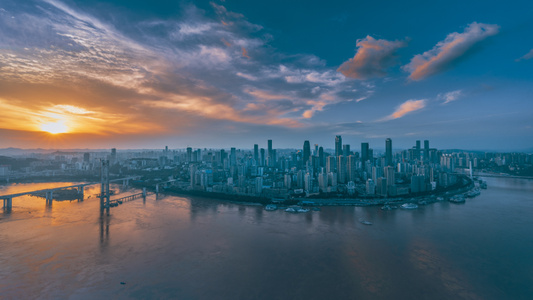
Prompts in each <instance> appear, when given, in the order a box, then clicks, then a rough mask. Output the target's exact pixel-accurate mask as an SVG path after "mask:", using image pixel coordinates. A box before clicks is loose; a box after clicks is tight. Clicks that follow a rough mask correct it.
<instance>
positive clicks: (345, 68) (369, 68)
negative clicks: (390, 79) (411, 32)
mask: <svg viewBox="0 0 533 300" xmlns="http://www.w3.org/2000/svg"><path fill="white" fill-rule="evenodd" d="M405 45H406V43H405V42H404V41H387V40H376V39H374V38H373V37H371V36H367V37H366V38H364V39H359V40H357V43H356V46H357V48H358V49H357V52H356V53H355V56H354V57H353V58H350V59H349V60H348V61H346V62H344V63H343V64H342V65H341V66H340V67H339V68H338V69H337V72H340V73H342V74H343V75H344V76H346V77H349V78H355V79H368V78H372V77H382V76H385V75H386V74H387V73H386V69H387V68H388V67H391V66H392V65H394V63H395V62H394V58H395V57H394V54H395V52H396V50H397V49H398V48H401V47H405Z"/></svg>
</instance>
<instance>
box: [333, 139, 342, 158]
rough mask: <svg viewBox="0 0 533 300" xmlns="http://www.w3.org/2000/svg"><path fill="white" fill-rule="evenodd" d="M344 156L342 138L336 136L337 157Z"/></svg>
mask: <svg viewBox="0 0 533 300" xmlns="http://www.w3.org/2000/svg"><path fill="white" fill-rule="evenodd" d="M339 155H342V137H341V136H340V135H337V136H335V156H339Z"/></svg>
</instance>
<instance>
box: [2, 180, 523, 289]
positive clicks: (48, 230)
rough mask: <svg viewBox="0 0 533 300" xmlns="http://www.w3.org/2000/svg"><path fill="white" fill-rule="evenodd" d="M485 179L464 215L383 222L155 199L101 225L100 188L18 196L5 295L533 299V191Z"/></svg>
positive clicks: (397, 214)
mask: <svg viewBox="0 0 533 300" xmlns="http://www.w3.org/2000/svg"><path fill="white" fill-rule="evenodd" d="M486 180H487V183H488V189H487V190H482V194H481V195H480V196H478V197H476V198H473V199H467V201H466V203H465V204H453V203H449V202H437V203H434V204H429V205H426V206H420V207H419V208H418V209H416V210H401V209H397V210H392V211H382V210H380V209H379V207H351V206H350V207H323V208H322V210H321V211H311V212H308V213H301V214H291V213H287V212H285V211H282V210H277V211H273V212H269V211H265V210H264V209H263V208H262V207H261V206H250V205H238V204H234V203H228V202H221V201H218V200H213V199H207V198H192V197H178V196H169V195H167V196H164V195H160V196H159V198H158V199H156V198H155V195H152V196H149V197H147V199H146V201H143V199H142V198H141V199H138V200H135V201H132V202H127V203H124V204H122V205H120V206H118V207H115V208H111V215H110V216H109V217H106V216H104V217H101V216H100V211H99V200H98V199H97V198H95V197H94V194H95V193H98V192H99V187H98V186H96V185H95V186H92V187H87V188H86V189H85V198H86V199H85V200H84V201H81V202H79V201H61V202H59V201H54V202H53V204H52V205H51V206H46V205H45V200H44V199H42V198H36V197H29V196H23V197H19V198H15V199H13V209H12V211H11V212H9V213H7V212H1V211H0V298H2V299H4V298H5V299H37V298H42V299H104V298H106V299H168V298H174V299H532V298H533V255H532V253H533V234H532V233H531V229H532V228H533V218H532V214H533V180H523V179H508V178H487V179H486ZM65 185H69V183H38V184H37V183H35V184H11V185H8V186H0V195H3V194H10V193H14V192H20V191H29V190H34V189H42V188H46V187H57V186H65ZM113 189H114V190H116V191H117V193H120V192H121V190H120V189H122V188H121V187H119V186H113ZM135 192H138V190H134V189H129V190H125V191H122V194H121V195H126V194H127V193H135ZM114 197H118V195H117V196H113V197H112V198H114ZM360 219H364V220H368V221H371V222H372V223H373V225H364V224H362V223H361V222H360V221H359V220H360Z"/></svg>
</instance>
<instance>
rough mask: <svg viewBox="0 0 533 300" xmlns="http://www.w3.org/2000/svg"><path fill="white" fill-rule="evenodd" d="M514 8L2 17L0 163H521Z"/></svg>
mask: <svg viewBox="0 0 533 300" xmlns="http://www.w3.org/2000/svg"><path fill="white" fill-rule="evenodd" d="M513 3H514V4H515V5H510V6H509V5H506V6H505V9H503V8H502V7H501V5H503V4H500V3H499V2H497V1H494V2H483V5H476V4H475V3H463V2H456V1H452V2H447V3H446V5H438V4H427V5H419V4H418V2H416V1H411V2H409V3H407V5H404V4H401V5H400V4H398V3H389V4H388V5H382V4H372V3H355V2H349V1H335V2H333V3H331V4H328V6H317V5H304V2H298V1H296V2H291V3H285V2H281V1H271V2H269V3H268V4H266V3H240V2H233V1H212V2H209V1H196V2H194V4H193V3H191V2H186V1H180V2H157V3H150V4H147V3H146V2H144V1H84V2H79V1H56V0H43V1H27V2H25V3H24V4H21V3H20V2H17V1H5V2H3V3H2V4H0V29H1V30H0V111H2V112H1V113H0V148H8V147H16V148H32V149H33V148H43V149H85V148H88V149H104V148H117V149H147V148H149V149H159V148H163V147H165V146H168V147H169V148H172V149H176V148H180V149H183V148H186V147H188V146H191V147H194V148H210V147H211V148H213V147H217V148H227V149H229V148H231V147H237V148H246V149H250V148H252V147H253V145H254V144H258V145H259V148H265V149H267V145H266V143H267V142H266V141H267V140H269V139H271V140H273V142H274V147H273V148H278V149H281V148H292V149H297V148H298V149H301V148H302V145H303V142H304V141H309V142H310V144H309V145H308V146H309V147H311V145H315V144H319V145H320V146H323V147H324V149H326V148H327V149H335V144H334V137H335V136H342V143H343V144H349V145H351V147H352V151H358V150H357V149H359V145H360V144H361V143H363V142H368V143H369V144H370V148H372V149H384V148H385V139H386V138H391V139H392V141H393V149H407V148H410V147H412V146H413V143H414V141H415V140H420V141H424V140H430V141H431V146H432V147H436V148H439V149H465V150H487V151H531V150H532V149H533V144H532V143H531V140H533V139H532V137H533V103H532V102H531V95H532V94H533V93H532V92H533V90H532V88H531V86H532V85H531V83H532V79H533V75H532V73H531V67H532V66H533V59H532V58H533V43H532V42H531V41H530V40H528V39H526V38H524V37H526V36H528V34H529V32H531V31H532V30H533V22H532V21H531V18H530V16H529V15H528V12H529V11H531V9H532V8H533V4H532V3H530V2H527V1H513ZM509 7H512V8H509ZM436 10H438V11H439V15H438V16H436V15H435V12H434V11H436ZM412 20H417V21H416V22H413V21H412ZM391 24H394V26H391ZM147 146H149V147H147ZM338 151H342V149H338Z"/></svg>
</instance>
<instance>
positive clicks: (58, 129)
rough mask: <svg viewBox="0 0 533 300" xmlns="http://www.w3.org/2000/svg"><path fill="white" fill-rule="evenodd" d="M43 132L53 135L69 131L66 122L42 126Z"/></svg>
mask: <svg viewBox="0 0 533 300" xmlns="http://www.w3.org/2000/svg"><path fill="white" fill-rule="evenodd" d="M41 130H43V131H46V132H48V133H51V134H58V133H65V132H67V131H68V127H67V125H65V122H64V121H57V122H49V123H45V124H43V125H41Z"/></svg>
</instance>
